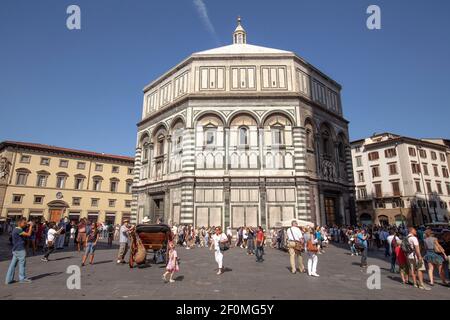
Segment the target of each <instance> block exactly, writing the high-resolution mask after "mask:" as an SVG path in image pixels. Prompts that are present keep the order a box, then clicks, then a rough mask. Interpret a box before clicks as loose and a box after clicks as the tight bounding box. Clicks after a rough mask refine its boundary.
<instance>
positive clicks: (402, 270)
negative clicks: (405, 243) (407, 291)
mask: <svg viewBox="0 0 450 320" xmlns="http://www.w3.org/2000/svg"><path fill="white" fill-rule="evenodd" d="M398 267H399V269H400V273H403V274H409V267H408V264H407V263H405V264H401V265H399V266H398Z"/></svg>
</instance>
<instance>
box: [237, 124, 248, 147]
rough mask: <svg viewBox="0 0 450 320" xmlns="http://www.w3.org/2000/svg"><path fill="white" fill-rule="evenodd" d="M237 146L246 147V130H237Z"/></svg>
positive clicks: (243, 128)
mask: <svg viewBox="0 0 450 320" xmlns="http://www.w3.org/2000/svg"><path fill="white" fill-rule="evenodd" d="M239 144H240V145H243V146H246V145H248V128H247V127H240V128H239Z"/></svg>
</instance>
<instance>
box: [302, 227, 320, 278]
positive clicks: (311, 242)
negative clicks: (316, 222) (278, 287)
mask: <svg viewBox="0 0 450 320" xmlns="http://www.w3.org/2000/svg"><path fill="white" fill-rule="evenodd" d="M304 238H305V251H306V252H307V253H308V275H310V276H312V277H318V276H319V275H318V274H317V262H318V260H319V258H318V257H317V252H318V247H317V242H318V241H317V239H316V237H315V236H314V231H313V229H311V228H308V230H307V232H305V234H304Z"/></svg>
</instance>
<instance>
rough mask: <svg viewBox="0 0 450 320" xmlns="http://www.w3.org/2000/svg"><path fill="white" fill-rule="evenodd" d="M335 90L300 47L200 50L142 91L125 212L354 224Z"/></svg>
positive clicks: (189, 220)
mask: <svg viewBox="0 0 450 320" xmlns="http://www.w3.org/2000/svg"><path fill="white" fill-rule="evenodd" d="M340 90H341V86H340V85H339V84H338V83H336V82H335V81H333V80H332V79H330V78H329V77H327V76H326V75H325V74H323V73H322V72H320V71H319V70H317V69H316V68H314V67H313V66H312V65H310V64H308V63H307V62H306V61H304V60H303V59H302V58H300V57H298V56H297V55H296V54H294V53H292V52H289V51H283V50H277V49H271V48H266V47H261V46H255V45H250V44H247V34H246V32H245V30H244V28H243V27H242V26H241V23H240V19H239V20H238V27H237V28H236V30H235V32H234V34H233V44H231V45H227V46H223V47H219V48H215V49H211V50H206V51H201V52H197V53H194V54H192V55H191V56H190V57H189V58H187V59H186V60H184V61H182V62H181V63H180V64H178V65H176V66H175V67H174V68H172V69H171V70H169V71H168V72H166V73H165V74H164V75H162V76H161V77H159V78H158V79H156V80H155V81H153V82H151V83H150V84H149V85H147V86H146V87H145V88H144V101H143V112H142V120H141V121H140V122H139V123H138V134H137V142H136V160H135V173H136V174H135V177H134V188H133V190H134V197H135V198H134V201H133V210H132V217H133V219H132V220H134V221H132V222H140V221H141V220H142V219H143V218H144V217H146V216H148V217H149V218H150V219H151V221H152V222H155V221H156V220H157V218H162V219H163V220H164V222H166V223H170V224H177V225H178V224H189V225H194V226H197V227H202V226H219V225H220V226H223V227H227V226H231V227H232V228H237V227H239V226H253V227H255V226H258V225H262V226H263V227H265V228H272V227H275V226H277V225H279V224H280V223H283V222H286V221H290V220H291V219H293V218H296V219H300V220H306V221H312V222H314V223H316V224H318V225H323V224H328V225H333V224H344V223H345V224H348V223H352V222H354V217H355V212H354V210H355V209H354V208H355V206H354V200H353V199H354V186H353V177H352V166H351V156H350V148H349V141H348V122H347V121H346V120H345V119H344V118H343V116H342V107H341V102H340Z"/></svg>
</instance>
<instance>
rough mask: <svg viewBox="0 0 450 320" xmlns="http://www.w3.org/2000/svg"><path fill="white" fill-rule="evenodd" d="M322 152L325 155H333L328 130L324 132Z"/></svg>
mask: <svg viewBox="0 0 450 320" xmlns="http://www.w3.org/2000/svg"><path fill="white" fill-rule="evenodd" d="M322 152H323V155H324V156H331V148H330V134H329V133H328V131H326V130H325V131H323V132H322Z"/></svg>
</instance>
